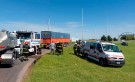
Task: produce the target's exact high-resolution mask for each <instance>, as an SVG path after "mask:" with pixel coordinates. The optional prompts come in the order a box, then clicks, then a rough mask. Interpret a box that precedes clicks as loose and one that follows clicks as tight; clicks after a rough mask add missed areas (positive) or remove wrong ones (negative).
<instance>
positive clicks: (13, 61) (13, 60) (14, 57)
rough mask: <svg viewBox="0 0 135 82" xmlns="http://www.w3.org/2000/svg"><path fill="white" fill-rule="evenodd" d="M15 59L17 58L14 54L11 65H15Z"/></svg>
mask: <svg viewBox="0 0 135 82" xmlns="http://www.w3.org/2000/svg"><path fill="white" fill-rule="evenodd" d="M15 60H16V56H13V57H12V60H11V63H10V67H13V66H14V63H15Z"/></svg>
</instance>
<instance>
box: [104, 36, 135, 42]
mask: <svg viewBox="0 0 135 82" xmlns="http://www.w3.org/2000/svg"><path fill="white" fill-rule="evenodd" d="M120 39H121V40H135V37H134V35H125V36H121V37H120ZM101 41H118V39H117V38H116V37H114V38H112V37H111V36H110V35H108V36H105V35H103V36H102V37H101Z"/></svg>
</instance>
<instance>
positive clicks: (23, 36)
mask: <svg viewBox="0 0 135 82" xmlns="http://www.w3.org/2000/svg"><path fill="white" fill-rule="evenodd" d="M17 39H31V33H18V34H17Z"/></svg>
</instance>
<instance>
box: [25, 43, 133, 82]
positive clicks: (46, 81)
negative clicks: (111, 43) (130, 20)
mask: <svg viewBox="0 0 135 82" xmlns="http://www.w3.org/2000/svg"><path fill="white" fill-rule="evenodd" d="M117 44H118V46H119V48H120V49H121V50H122V51H123V54H124V55H125V57H126V64H125V65H124V66H123V67H121V68H120V67H119V68H118V67H102V66H99V65H98V64H96V63H93V62H89V61H86V60H84V59H82V58H80V57H77V56H75V55H73V54H72V53H73V50H72V47H68V48H65V49H64V55H62V56H57V55H49V54H47V55H45V56H43V57H42V58H41V59H40V60H39V61H38V62H37V63H36V65H35V66H34V68H33V69H32V72H31V73H30V76H28V77H29V78H27V82H134V81H135V48H134V46H135V42H130V43H129V46H128V47H126V46H121V45H120V44H119V43H117Z"/></svg>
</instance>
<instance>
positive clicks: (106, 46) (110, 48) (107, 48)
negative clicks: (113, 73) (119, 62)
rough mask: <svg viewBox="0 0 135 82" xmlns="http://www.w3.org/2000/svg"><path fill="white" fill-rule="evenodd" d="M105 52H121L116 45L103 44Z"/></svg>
mask: <svg viewBox="0 0 135 82" xmlns="http://www.w3.org/2000/svg"><path fill="white" fill-rule="evenodd" d="M102 46H103V50H104V51H108V52H120V50H119V48H118V46H116V45H109V44H102Z"/></svg>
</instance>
